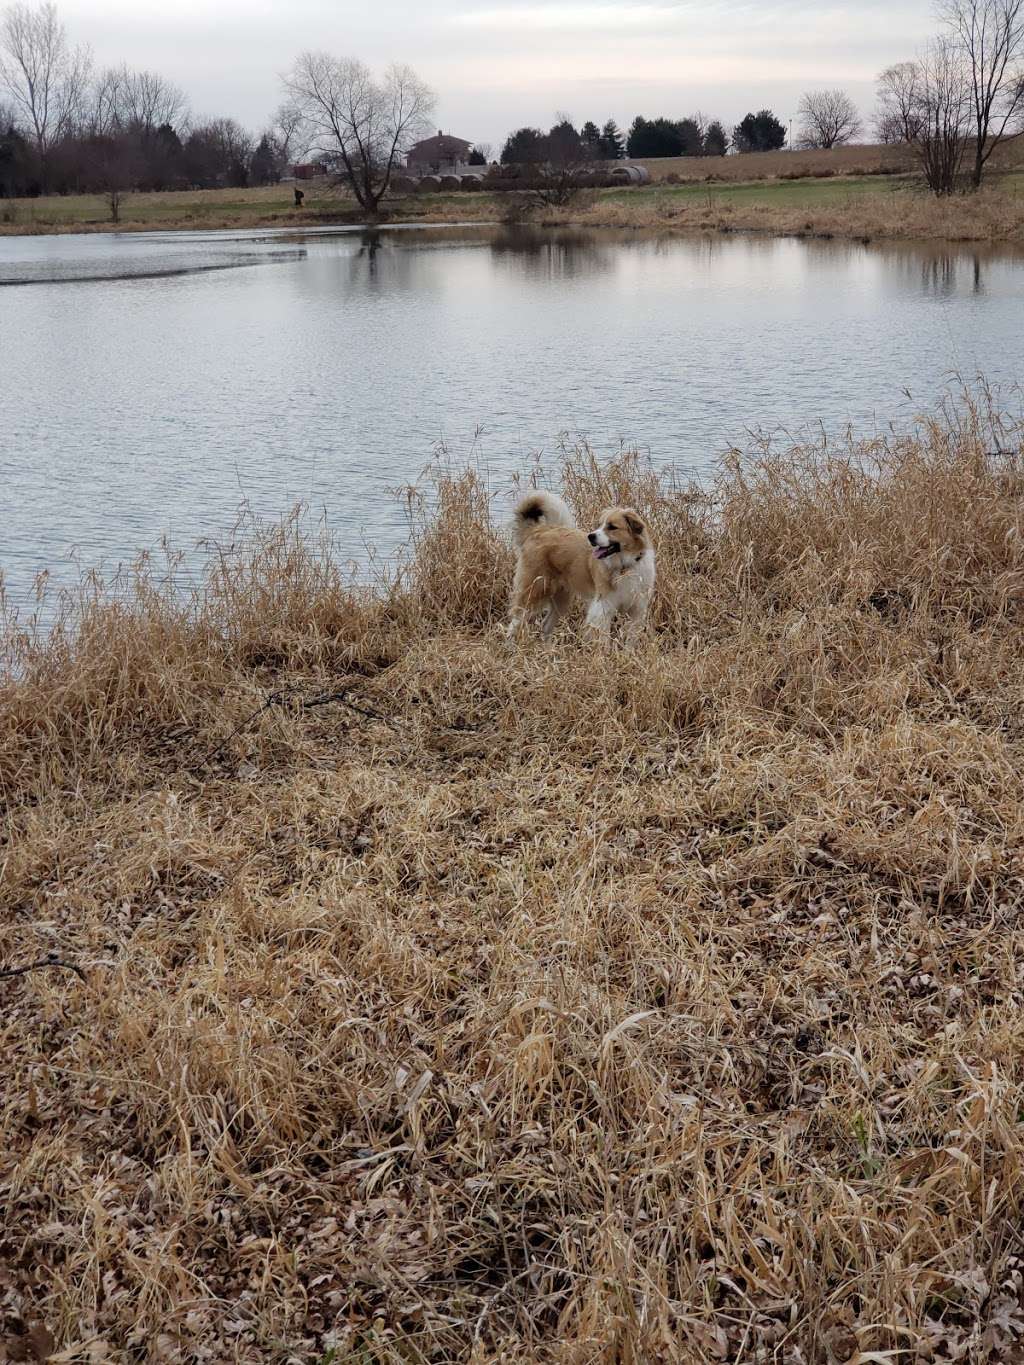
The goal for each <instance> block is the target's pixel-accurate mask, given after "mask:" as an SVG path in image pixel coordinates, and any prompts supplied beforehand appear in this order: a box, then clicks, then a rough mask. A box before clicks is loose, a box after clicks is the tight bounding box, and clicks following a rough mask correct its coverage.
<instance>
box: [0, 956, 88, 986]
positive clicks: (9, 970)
mask: <svg viewBox="0 0 1024 1365" xmlns="http://www.w3.org/2000/svg"><path fill="white" fill-rule="evenodd" d="M45 967H61V968H63V969H64V971H67V972H74V973H75V975H76V976H80V977H81V978H82V980H83V981H85V982H86V985H88V981H87V979H86V975H85V972H83V971H82V969H81V967H76V966H75V964H74V963H73V962H65V961H64V959H63V958H60V957H55V956H54V955H53V954H52V953H48V954H47V956H46V957H41V958H40V959H39V961H38V962H28V963H26V964H25V966H24V967H0V976H24V975H25V973H26V972H38V971H40V970H42V969H43V968H45Z"/></svg>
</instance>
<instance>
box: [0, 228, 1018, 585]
mask: <svg viewBox="0 0 1024 1365" xmlns="http://www.w3.org/2000/svg"><path fill="white" fill-rule="evenodd" d="M2 286H7V287H2ZM1022 304H1024V257H1019V256H1018V257H1016V258H1015V257H1013V256H1010V255H1005V254H1003V255H1000V254H997V253H990V252H983V253H979V252H977V251H974V250H971V249H955V248H943V249H933V248H921V249H913V248H903V247H892V246H890V247H863V246H858V245H852V244H841V243H806V242H798V241H785V240H779V241H777V240H771V239H764V240H761V239H754V238H739V237H737V238H726V239H699V240H698V239H694V240H680V239H672V240H655V239H652V238H645V237H643V236H640V235H638V234H630V235H617V234H614V233H584V232H558V233H537V232H530V231H523V230H515V231H513V230H507V229H500V228H497V229H489V228H483V229H477V228H455V229H443V230H439V229H430V230H426V229H392V230H389V231H385V232H379V233H368V232H365V231H325V232H314V233H303V234H292V233H283V232H279V233H273V232H270V233H266V232H264V233H230V232H228V233H225V232H218V233H159V234H150V235H146V236H134V235H96V236H66V237H34V238H33V237H20V238H19V237H7V238H0V376H2V379H0V443H2V445H0V570H2V571H3V573H4V575H5V578H6V582H7V589H8V593H9V595H10V597H11V599H12V600H13V601H14V602H15V603H19V604H26V605H27V604H28V603H29V602H30V601H31V599H32V584H33V580H34V577H35V575H36V574H37V573H38V572H39V571H40V570H43V569H50V570H52V571H53V573H54V576H55V578H56V579H57V580H58V581H67V580H69V579H70V578H72V577H73V576H74V575H75V573H77V570H76V569H75V568H74V566H75V564H80V565H82V566H85V567H89V566H94V565H97V564H100V563H102V564H104V565H105V566H106V567H108V568H110V567H114V566H116V564H117V563H118V561H120V560H124V559H127V558H130V557H131V556H132V555H133V554H134V553H135V552H136V551H137V550H139V549H140V548H144V547H152V546H155V545H156V544H157V543H158V542H159V540H160V538H161V537H162V536H163V535H165V534H166V535H169V536H170V538H171V540H172V541H173V543H175V544H176V545H177V546H179V547H182V548H187V547H190V546H193V547H194V546H195V545H196V543H197V542H198V541H199V540H200V539H202V538H204V537H214V538H217V537H223V536H225V535H226V534H228V533H229V532H230V528H231V527H232V525H233V524H234V522H235V520H236V517H237V514H238V510H239V507H240V505H241V504H242V503H243V502H245V503H247V504H248V506H249V507H250V508H251V509H252V510H253V511H254V512H256V513H257V514H259V515H261V516H267V517H277V516H279V515H280V514H281V513H282V512H283V511H285V510H287V509H288V508H290V507H291V506H292V505H293V504H294V503H295V502H296V501H299V500H303V501H305V502H307V503H309V504H310V505H311V506H312V508H313V509H315V510H316V511H317V512H318V513H320V514H321V515H325V516H326V520H327V522H328V524H329V525H332V526H342V525H343V526H344V527H345V528H347V530H346V540H347V542H348V546H347V548H348V549H349V550H350V552H351V554H352V556H353V558H354V559H357V560H362V559H363V558H364V555H365V548H364V543H363V542H367V543H373V544H375V545H376V546H377V547H378V548H379V549H380V550H381V551H382V552H383V553H385V554H390V553H392V552H393V551H394V550H395V548H396V547H397V546H398V545H399V544H400V542H401V540H402V538H403V536H404V532H405V523H404V520H403V517H402V513H401V510H400V507H399V505H398V503H397V502H396V500H395V498H394V497H393V495H392V490H394V489H395V488H396V487H398V486H400V485H402V484H405V483H408V482H410V481H411V480H414V479H416V478H417V476H418V475H419V474H420V472H421V471H422V469H423V468H424V466H425V465H426V464H427V463H428V462H429V460H430V458H431V455H432V452H433V451H434V449H435V446H436V445H437V443H439V442H445V443H447V445H448V447H449V448H450V449H451V450H452V451H453V452H454V453H455V454H456V455H462V454H465V453H468V452H469V451H470V450H471V449H474V448H475V449H476V451H477V453H478V454H479V455H480V456H482V458H483V459H484V460H485V461H486V463H487V465H488V466H489V468H490V471H491V476H492V479H493V481H494V483H495V485H496V486H501V485H502V483H503V481H504V480H505V477H506V476H507V475H508V474H511V473H512V472H513V471H515V470H520V469H523V468H525V467H527V466H528V464H529V462H530V459H531V456H532V455H533V454H535V453H537V452H544V451H548V452H550V451H553V450H554V449H555V448H556V447H557V444H558V440H559V437H560V435H562V434H568V435H569V436H570V437H575V436H576V435H577V434H585V435H586V436H588V437H589V438H590V440H591V441H592V442H593V443H594V445H595V446H596V447H597V448H598V449H599V450H602V451H610V450H614V449H615V448H616V447H617V446H618V445H619V443H620V442H627V443H635V444H638V445H639V446H641V447H642V448H643V449H645V450H646V451H648V452H649V453H650V456H651V458H652V459H653V460H654V461H656V462H658V463H675V464H677V465H679V466H680V467H682V468H684V469H686V470H690V471H695V472H699V471H702V470H706V469H707V468H708V467H709V464H710V462H711V461H712V460H713V459H714V457H715V456H716V455H717V454H719V453H720V452H721V451H723V450H724V449H725V448H727V447H728V446H730V445H732V444H740V445H742V444H743V443H744V441H745V439H746V432H747V431H748V430H750V429H751V428H754V427H759V428H767V429H780V428H781V429H785V430H787V431H789V432H791V433H793V434H798V433H799V432H800V431H801V430H802V429H806V428H807V427H814V426H816V425H817V424H819V423H822V424H824V426H825V427H826V429H828V430H833V431H836V430H839V429H841V428H843V427H844V426H845V425H846V424H847V423H852V424H853V425H854V426H855V427H856V428H858V429H859V430H862V431H874V430H876V429H879V428H884V427H885V426H887V425H888V424H889V422H890V421H896V422H905V421H907V420H909V418H910V417H911V416H912V415H913V414H914V413H916V412H918V411H921V410H922V409H925V408H928V407H930V406H931V405H932V404H933V403H934V402H935V401H936V400H937V398H938V397H939V396H940V395H941V394H942V393H943V392H944V391H945V389H946V388H947V386H948V385H949V383H950V380H951V378H952V376H954V375H955V374H957V373H959V374H962V375H963V376H965V377H967V378H971V377H973V376H975V375H977V374H984V375H985V376H986V377H987V378H988V379H989V381H991V382H993V383H996V384H999V385H1001V386H1010V385H1013V384H1019V383H1020V382H1021V380H1024V346H1022V343H1021V337H1022V326H1021V319H1022V317H1024V307H1022ZM905 391H909V394H910V397H909V398H908V396H907V392H905ZM474 443H475V446H474ZM354 528H358V530H356V529H354ZM200 562H201V551H199V550H198V549H197V550H194V552H193V553H192V555H191V557H190V560H189V563H190V564H191V566H192V567H193V568H195V567H197V566H198V564H199V563H200Z"/></svg>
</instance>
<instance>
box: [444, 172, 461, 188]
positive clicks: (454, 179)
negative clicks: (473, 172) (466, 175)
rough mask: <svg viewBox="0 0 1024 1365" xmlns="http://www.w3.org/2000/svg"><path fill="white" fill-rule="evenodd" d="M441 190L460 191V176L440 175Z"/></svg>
mask: <svg viewBox="0 0 1024 1365" xmlns="http://www.w3.org/2000/svg"><path fill="white" fill-rule="evenodd" d="M441 188H442V189H443V190H461V189H462V177H461V176H460V175H442V176H441Z"/></svg>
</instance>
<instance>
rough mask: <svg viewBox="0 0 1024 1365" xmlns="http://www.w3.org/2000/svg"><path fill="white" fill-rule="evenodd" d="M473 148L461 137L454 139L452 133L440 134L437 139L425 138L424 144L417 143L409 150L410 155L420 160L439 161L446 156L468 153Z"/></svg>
mask: <svg viewBox="0 0 1024 1365" xmlns="http://www.w3.org/2000/svg"><path fill="white" fill-rule="evenodd" d="M472 146H473V144H472V142H466V141H465V139H463V138H461V137H452V135H451V133H441V132H439V133H438V134H437V136H436V137H425V138H424V139H423V141H422V142H417V143H415V144H414V145H413V146H412V147H410V148H409V155H410V156H411V157H416V158H417V160H419V159H437V158H438V157H444V156H457V155H460V154H461V153H463V152H468V151H469V150H470V148H471V147H472Z"/></svg>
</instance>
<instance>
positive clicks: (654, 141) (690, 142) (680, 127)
mask: <svg viewBox="0 0 1024 1365" xmlns="http://www.w3.org/2000/svg"><path fill="white" fill-rule="evenodd" d="M785 141H786V129H785V126H784V125H783V124H782V123H781V122H780V120H779V119H777V118H776V117H775V115H774V114H773V113H772V111H771V110H770V109H761V110H759V111H758V112H757V113H756V114H755V113H751V114H747V116H746V117H745V118H744V119H743V120H742V122H740V123H738V124H737V125H736V127H735V128H733V130H732V133H731V134H730V133H728V132H726V129H725V127H724V125H723V124H722V122H721V120H719V119H708V118H706V117H705V116H704V115H703V114H691V115H690V116H689V117H688V118H683V119H670V118H664V117H662V118H656V119H646V118H643V117H642V116H641V115H639V114H638V115H637V117H636V118H635V119H634V120H633V122H632V125H631V126H630V129H629V132H628V133H625V134H624V133H622V132H621V131H620V130H619V127H618V125H617V124H616V122H615V120H614V119H608V121H607V122H606V123H605V124H604V126H603V127H602V128H600V129H599V128H598V126H597V124H596V123H594V122H592V121H589V120H588V122H586V123H584V124H583V126H582V127H581V128H579V129H577V128H576V127H575V126H574V124H573V123H572V122H571V121H570V120H569V119H568V118H564V117H563V118H561V119H560V120H559V122H558V123H556V124H555V125H554V126H553V127H552V128H551V129H549V131H548V132H547V133H544V132H542V131H541V129H539V128H518V129H516V131H515V132H514V133H511V134H510V135H509V137H508V138H507V140H506V142H505V145H504V147H503V148H502V151H501V162H502V165H506V166H508V165H531V164H539V163H541V162H547V163H551V162H554V163H556V164H562V163H564V162H565V161H567V160H573V159H576V160H581V161H618V160H620V159H621V158H622V157H626V156H628V157H632V158H636V159H639V158H643V157H663V156H725V154H726V152H727V151H728V150H729V148H730V147H734V148H735V149H736V150H737V151H740V152H771V151H776V150H777V149H778V148H780V147H782V146H783V145H784V144H785Z"/></svg>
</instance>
